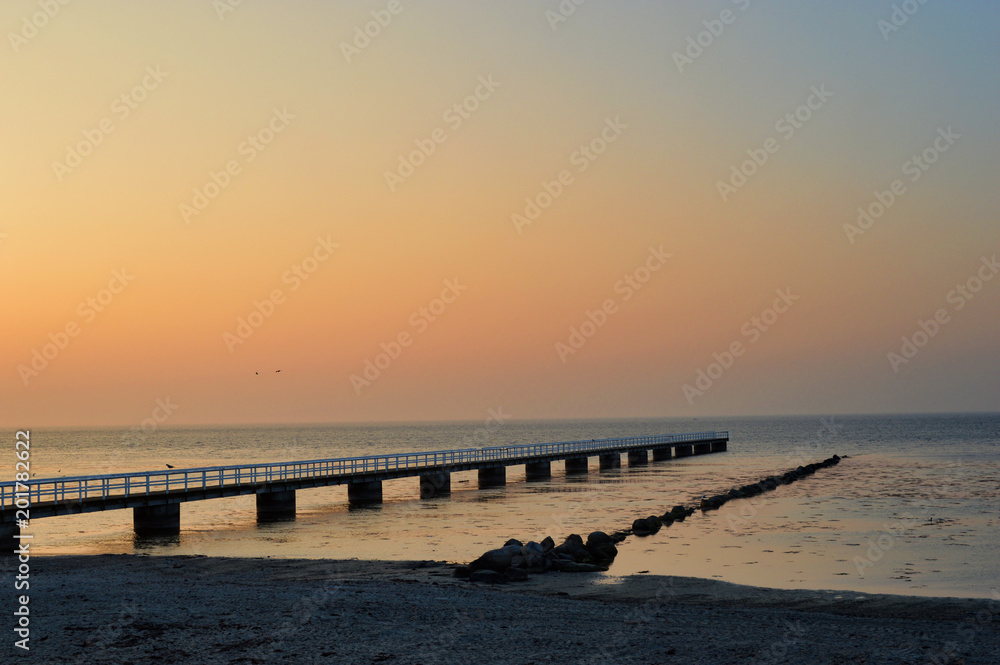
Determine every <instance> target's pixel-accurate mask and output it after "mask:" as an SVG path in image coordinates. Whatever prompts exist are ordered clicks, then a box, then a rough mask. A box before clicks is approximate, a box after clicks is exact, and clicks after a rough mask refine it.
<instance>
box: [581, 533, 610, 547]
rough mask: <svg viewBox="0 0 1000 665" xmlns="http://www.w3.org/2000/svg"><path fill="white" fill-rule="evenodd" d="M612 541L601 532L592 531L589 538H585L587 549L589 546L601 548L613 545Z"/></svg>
mask: <svg viewBox="0 0 1000 665" xmlns="http://www.w3.org/2000/svg"><path fill="white" fill-rule="evenodd" d="M614 544H615V541H614V539H613V538H612V537H611V536H609V535H608V534H606V533H604V532H603V531H594V532H593V533H591V534H590V535H589V536H587V547H588V548H589V547H591V546H595V547H597V546H602V545H614Z"/></svg>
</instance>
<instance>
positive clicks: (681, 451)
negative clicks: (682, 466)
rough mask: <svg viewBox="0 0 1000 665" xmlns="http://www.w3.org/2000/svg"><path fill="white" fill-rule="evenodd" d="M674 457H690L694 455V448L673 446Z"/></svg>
mask: <svg viewBox="0 0 1000 665" xmlns="http://www.w3.org/2000/svg"><path fill="white" fill-rule="evenodd" d="M674 455H676V456H677V457H690V456H691V455H694V448H693V447H692V446H691V445H690V444H685V445H683V446H674Z"/></svg>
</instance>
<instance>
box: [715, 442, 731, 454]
mask: <svg viewBox="0 0 1000 665" xmlns="http://www.w3.org/2000/svg"><path fill="white" fill-rule="evenodd" d="M728 443H729V442H728V441H726V440H725V439H719V440H718V441H713V442H712V452H713V453H724V452H726V447H727V446H726V444H728Z"/></svg>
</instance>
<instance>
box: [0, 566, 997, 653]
mask: <svg viewBox="0 0 1000 665" xmlns="http://www.w3.org/2000/svg"><path fill="white" fill-rule="evenodd" d="M453 568H454V564H451V563H446V562H441V561H377V560H360V559H347V560H333V559H269V558H222V557H219V558H216V557H204V556H165V557H159V556H149V555H128V554H119V555H114V554H107V555H73V556H50V557H38V558H33V559H32V571H31V572H32V580H31V589H30V591H29V593H30V595H31V605H30V606H31V608H32V640H31V646H32V651H39V652H42V653H44V656H45V657H44V658H43V660H44V662H46V663H62V662H66V663H71V662H72V663H89V662H94V663H98V662H101V663H107V662H115V663H118V662H121V663H125V662H129V661H131V662H135V663H142V662H147V661H151V660H153V659H154V657H155V659H156V660H157V661H159V662H166V663H174V662H176V663H186V662H197V663H267V662H275V663H277V662H287V661H288V660H289V659H292V660H293V661H294V662H308V663H311V662H330V663H336V662H383V661H390V662H392V663H424V664H426V663H433V662H472V661H476V660H478V661H480V662H482V655H483V653H489V654H490V659H489V660H487V661H486V662H497V663H508V662H509V663H522V662H530V661H532V660H533V661H534V662H550V661H551V662H556V661H557V660H559V661H566V662H612V661H613V662H625V663H630V662H635V663H648V662H666V663H670V662H677V663H713V662H775V663H776V662H810V663H814V662H815V663H823V662H831V663H834V662H838V663H839V662H865V661H863V660H859V661H855V660H851V659H855V658H868V659H872V658H873V654H877V659H876V660H877V662H886V663H897V662H898V663H918V662H919V663H931V662H935V661H934V660H932V659H931V658H930V655H931V654H936V655H935V656H934V657H936V658H937V659H938V661H937V662H954V663H958V662H963V661H962V660H958V659H964V662H965V663H968V664H970V665H971V664H972V663H977V662H981V663H992V662H998V661H1000V630H998V627H1000V600H994V599H975V598H947V597H926V596H895V595H887V594H866V593H858V592H843V591H822V590H789V589H768V588H762V587H752V586H744V585H738V584H732V583H729V582H722V581H717V580H708V579H700V578H690V577H670V576H653V575H632V576H628V577H623V578H620V579H614V580H608V579H607V578H606V577H604V576H601V575H599V574H587V573H548V574H546V575H539V576H532V577H531V578H530V579H529V580H528V581H525V582H513V583H509V584H505V585H497V586H493V585H482V584H476V583H471V582H468V581H466V580H462V579H458V578H455V577H454V576H453V572H452V571H453ZM8 573H9V571H8ZM597 581H600V583H596V582H597ZM11 602H12V600H8V601H5V604H9V603H11ZM6 609H7V608H5V610H6ZM11 609H13V608H11ZM8 616H9V614H8ZM3 650H4V651H9V652H11V653H15V652H20V653H23V652H21V650H19V649H14V648H13V647H12V646H11V644H10V642H8V644H7V645H4V647H3ZM484 650H486V651H485V652H484ZM778 652H784V653H785V654H786V655H785V656H782V657H780V658H778V657H776V656H777V654H778ZM323 654H326V655H325V656H324V655H323ZM462 654H466V656H467V657H466V656H463V655H462ZM942 654H944V655H942ZM35 655H36V656H38V655H41V654H35ZM293 655H294V656H293ZM494 656H495V658H494ZM944 656H947V658H946V657H944ZM314 657H315V660H313V658H314ZM949 659H951V660H949ZM868 662H871V660H869V661H868Z"/></svg>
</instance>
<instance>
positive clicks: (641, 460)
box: [628, 450, 649, 466]
mask: <svg viewBox="0 0 1000 665" xmlns="http://www.w3.org/2000/svg"><path fill="white" fill-rule="evenodd" d="M644 464H649V451H648V450H630V451H628V465H629V466H642V465H644Z"/></svg>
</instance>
